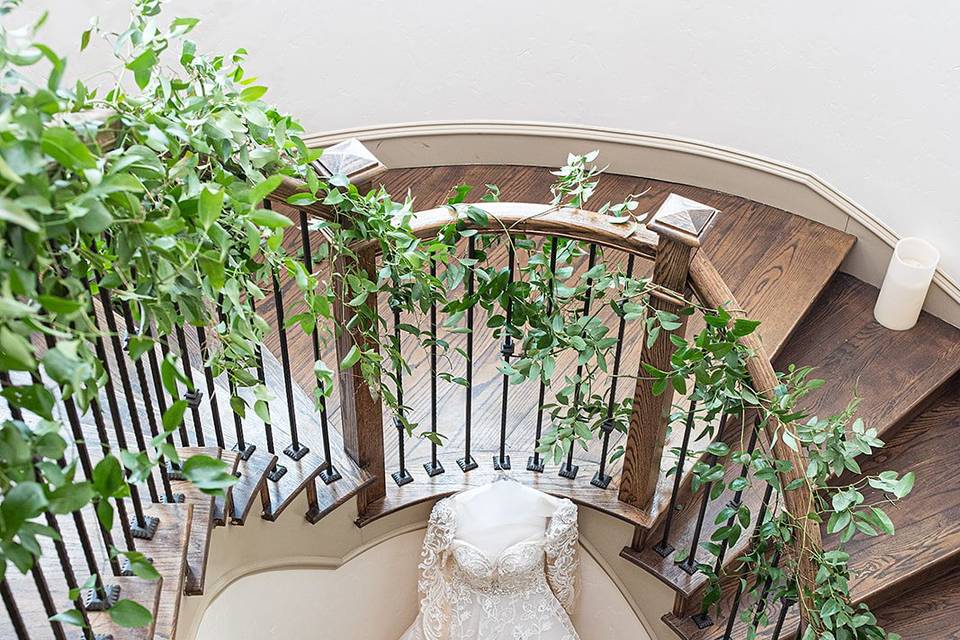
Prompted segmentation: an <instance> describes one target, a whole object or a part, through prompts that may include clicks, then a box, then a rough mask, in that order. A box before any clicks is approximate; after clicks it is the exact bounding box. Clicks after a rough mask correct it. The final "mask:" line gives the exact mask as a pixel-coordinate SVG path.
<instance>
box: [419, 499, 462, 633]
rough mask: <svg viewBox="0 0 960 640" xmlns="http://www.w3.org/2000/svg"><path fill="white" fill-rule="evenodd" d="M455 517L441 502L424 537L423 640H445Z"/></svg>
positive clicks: (421, 577)
mask: <svg viewBox="0 0 960 640" xmlns="http://www.w3.org/2000/svg"><path fill="white" fill-rule="evenodd" d="M455 522H456V514H455V513H454V511H453V508H452V506H451V504H450V502H449V501H448V500H447V499H443V500H440V501H439V502H437V504H436V505H434V507H433V511H431V512H430V520H429V522H428V523H427V535H426V537H425V538H424V540H423V552H422V553H421V560H420V579H419V581H418V583H417V587H418V589H419V591H420V616H421V628H422V630H423V637H424V638H425V640H437V639H439V638H443V637H445V633H446V629H447V626H448V624H449V621H450V597H449V589H450V583H449V580H448V576H447V570H446V560H447V550H448V549H449V547H450V542H451V541H452V540H453V535H454V525H455Z"/></svg>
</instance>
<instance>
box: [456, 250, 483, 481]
mask: <svg viewBox="0 0 960 640" xmlns="http://www.w3.org/2000/svg"><path fill="white" fill-rule="evenodd" d="M476 253H477V242H476V235H472V236H470V237H469V238H468V239H467V258H468V259H470V260H474V259H476ZM474 278H475V276H474V273H473V264H471V265H470V266H469V267H468V269H467V298H468V299H469V298H471V297H473V294H474V287H475V281H474ZM467 330H468V332H467V351H466V352H467V362H466V367H467V371H466V375H465V378H466V380H467V389H466V394H467V395H466V400H465V403H464V416H463V423H464V431H463V434H464V445H463V457H462V458H460V459H459V460H457V464H458V465H460V470H461V471H463V472H464V473H466V472H467V471H473V470H474V469H476V468H477V467H479V466H480V465H478V464H477V461H476V460H474V459H473V456H472V455H470V429H471V426H472V424H473V304H471V305H470V306H469V307H468V308H467Z"/></svg>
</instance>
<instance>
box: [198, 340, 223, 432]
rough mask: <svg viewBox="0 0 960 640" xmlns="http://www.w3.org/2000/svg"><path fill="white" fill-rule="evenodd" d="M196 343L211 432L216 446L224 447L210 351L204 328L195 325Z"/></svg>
mask: <svg viewBox="0 0 960 640" xmlns="http://www.w3.org/2000/svg"><path fill="white" fill-rule="evenodd" d="M196 329H197V344H198V345H199V346H200V357H201V358H202V359H203V377H204V380H205V381H206V384H207V397H208V398H210V416H211V418H212V419H213V433H214V437H215V438H216V440H217V446H218V447H220V448H221V449H226V448H227V445H226V442H225V441H224V439H223V425H222V424H221V422H220V407H219V406H218V404H217V383H216V381H215V380H214V379H213V369H211V368H210V364H209V362H210V351H209V349H208V345H207V332H206V330H205V329H204V328H203V327H201V326H199V325H197V328H196Z"/></svg>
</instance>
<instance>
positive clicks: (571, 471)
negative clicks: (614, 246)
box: [560, 244, 597, 480]
mask: <svg viewBox="0 0 960 640" xmlns="http://www.w3.org/2000/svg"><path fill="white" fill-rule="evenodd" d="M596 263H597V245H595V244H591V245H590V257H589V258H588V260H587V271H589V270H590V269H592V268H593V267H594V265H596ZM586 284H587V290H586V292H585V293H584V296H583V313H582V314H581V315H582V317H584V318H589V317H590V300H591V298H592V297H593V289H592V288H591V285H592V284H593V282H592V280H591V279H590V278H587V281H586ZM582 375H583V365H578V366H577V373H576V383H575V384H576V386H575V387H574V389H573V406H574V407H578V406H579V404H580V376H582ZM579 412H580V410H579V408H578V409H577V414H578V416H579ZM574 444H576V440H574V438H573V437H572V436H571V439H570V450H569V451H567V459H566V461H565V462H564V463H563V464H562V465H560V476H561V477H563V478H567V479H569V480H573V479H574V478H576V477H577V472H578V471H579V470H580V466H579V465H576V464H573V445H574Z"/></svg>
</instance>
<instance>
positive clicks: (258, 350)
mask: <svg viewBox="0 0 960 640" xmlns="http://www.w3.org/2000/svg"><path fill="white" fill-rule="evenodd" d="M250 310H251V311H252V312H253V313H256V312H257V304H256V302H254V300H253V296H250ZM254 353H255V356H256V360H257V380H258V381H259V382H260V384H261V385H264V386H266V384H267V372H266V370H265V369H264V367H263V347H262V346H261V345H260V343H259V342H258V343H257V345H256V347H255V349H254ZM265 403H266V405H267V419H266V420H264V421H263V431H264V434H265V436H266V440H267V451H268V452H269V453H270V455H273V454H274V453H276V451H275V450H274V444H273V423H272V422H271V420H270V402H269V401H265ZM286 472H287V468H286V467H285V466H283V465H282V464H280V463H279V462H277V463H275V464H274V465H273V469H271V470H270V473H268V474H267V478H269V479H270V480H272V481H273V482H277V481H278V480H280V478H282V477H283V475H284V474H285V473H286Z"/></svg>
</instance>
